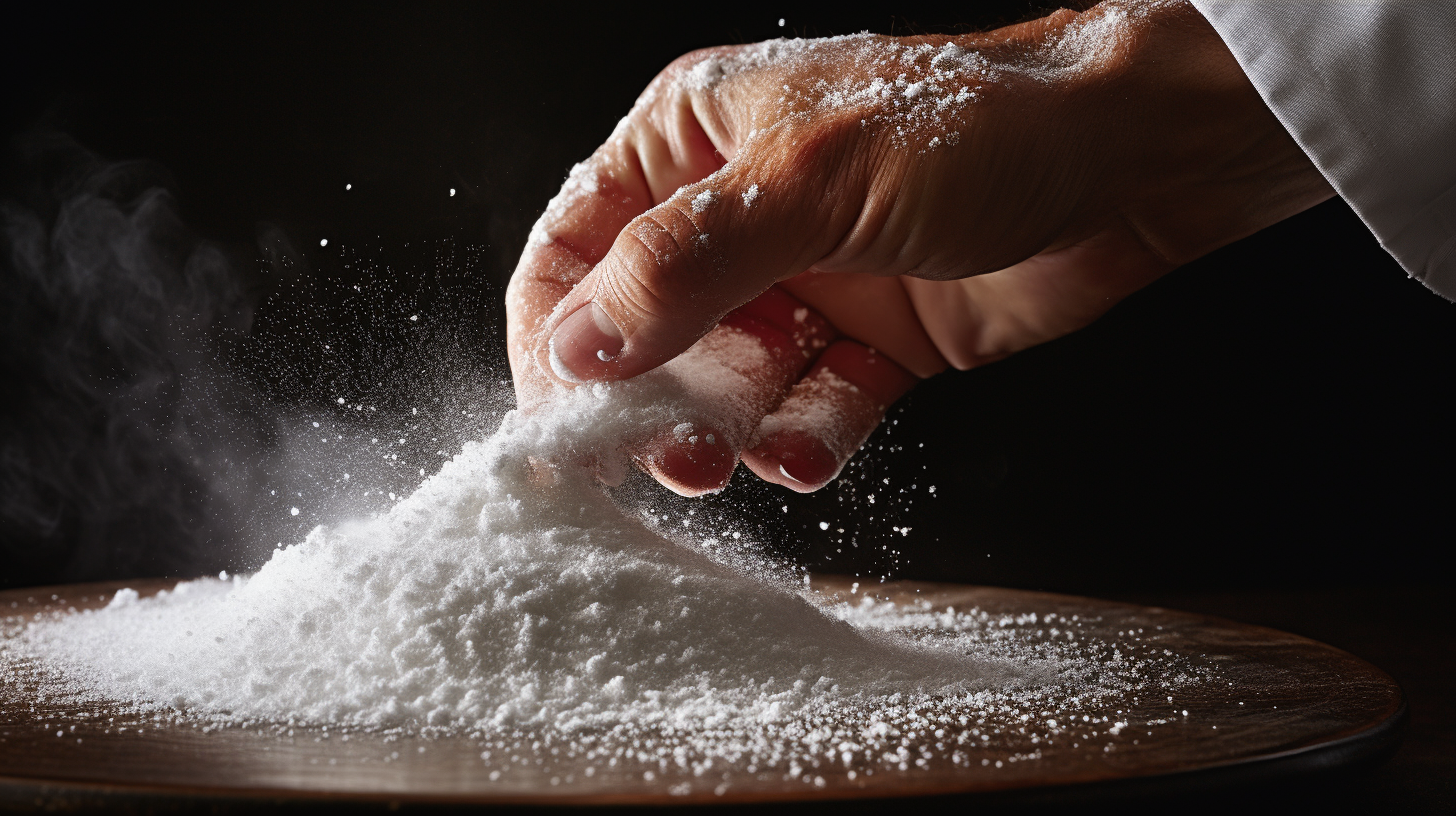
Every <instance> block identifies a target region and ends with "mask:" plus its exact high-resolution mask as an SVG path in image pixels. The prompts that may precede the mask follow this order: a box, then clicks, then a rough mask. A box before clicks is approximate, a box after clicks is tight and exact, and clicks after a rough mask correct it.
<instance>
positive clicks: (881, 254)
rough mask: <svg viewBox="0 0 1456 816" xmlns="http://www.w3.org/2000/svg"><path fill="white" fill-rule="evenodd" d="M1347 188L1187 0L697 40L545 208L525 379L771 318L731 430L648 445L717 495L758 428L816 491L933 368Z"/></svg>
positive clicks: (514, 349) (649, 358)
mask: <svg viewBox="0 0 1456 816" xmlns="http://www.w3.org/2000/svg"><path fill="white" fill-rule="evenodd" d="M1331 194H1332V191H1331V190H1330V188H1329V186H1328V185H1327V184H1326V183H1325V181H1324V180H1323V178H1322V177H1321V176H1320V175H1319V173H1318V171H1316V170H1315V169H1314V168H1313V166H1312V165H1311V164H1310V162H1309V161H1308V159H1307V158H1305V156H1304V155H1303V154H1302V153H1301V152H1300V150H1299V149H1298V147H1297V146H1296V145H1295V144H1294V142H1293V141H1292V140H1291V139H1290V138H1289V137H1288V135H1287V134H1286V133H1285V132H1284V130H1283V129H1282V127H1280V125H1279V124H1278V122H1277V121H1276V120H1275V119H1274V117H1273V115H1272V114H1271V113H1270V112H1269V111H1268V110H1267V108H1265V106H1264V105H1263V103H1262V101H1261V100H1260V99H1259V97H1258V95H1257V93H1256V92H1255V91H1254V89H1253V88H1252V86H1250V85H1249V83H1248V81H1247V80H1246V79H1245V78H1244V76H1243V74H1242V72H1241V70H1240V69H1239V67H1238V65H1237V64H1236V63H1235V62H1234V60H1233V58H1232V56H1231V55H1230V54H1229V53H1228V51H1227V49H1226V48H1225V47H1224V46H1223V44H1222V42H1221V41H1220V40H1219V38H1218V36H1217V34H1216V33H1215V32H1213V30H1212V29H1211V28H1210V27H1209V26H1208V25H1207V23H1206V22H1204V20H1203V18H1202V17H1201V16H1200V15H1198V13H1197V12H1196V11H1195V10H1193V9H1192V8H1191V7H1189V6H1188V5H1186V4H1185V3H1181V2H1161V3H1149V2H1126V3H1104V4H1102V5H1099V6H1096V7H1094V8H1092V9H1090V10H1088V11H1086V12H1083V13H1082V14H1075V13H1073V12H1069V11H1062V12H1058V13H1056V14H1054V15H1051V16H1050V17H1047V18H1044V19H1042V20H1037V21H1034V22H1031V23H1026V24H1022V25H1018V26H1013V27H1010V28H1006V29H1001V30H998V31H994V32H990V33H988V34H976V35H967V36H963V37H906V38H888V37H874V36H868V35H864V36H857V37H847V38H835V39H830V40H814V41H774V42H770V43H762V44H758V45H753V46H745V47H739V48H721V49H710V50H707V51H701V52H696V53H694V54H690V55H688V56H686V57H684V58H682V59H680V60H678V61H677V62H675V63H673V65H672V66H669V68H668V69H667V70H665V71H664V72H663V73H662V74H661V75H659V76H658V78H657V79H656V80H654V81H653V83H652V84H651V85H650V86H649V87H648V89H647V90H646V91H645V92H644V94H643V95H642V97H641V98H640V99H639V101H638V103H637V105H636V106H635V107H634V108H633V110H632V112H631V113H630V114H629V115H628V116H627V117H626V118H625V119H623V120H622V122H621V123H620V124H619V125H618V127H617V129H616V130H615V131H614V133H613V134H612V136H611V138H609V139H608V140H607V142H606V144H604V145H603V146H602V147H601V148H600V149H598V150H597V151H596V153H594V154H593V156H592V157H591V158H590V159H588V160H587V161H586V162H584V163H583V164H581V165H578V167H577V168H575V169H574V170H573V171H572V175H571V177H570V178H569V179H568V181H567V183H566V185H565V187H564V188H563V191H562V193H561V194H560V195H559V196H558V197H557V198H556V199H555V200H553V202H552V204H551V205H550V206H549V207H548V208H547V211H546V213H545V214H544V215H543V216H542V218H541V220H540V221H539V222H538V224H537V225H536V228H535V229H534V230H533V232H532V239H531V241H530V245H529V246H528V247H527V249H526V252H525V253H524V254H523V256H522V259H521V262H520V265H519V266H518V268H517V270H516V274H515V276H514V277H513V279H512V282H511V287H510V290H509V292H508V300H507V309H508V315H509V326H508V329H509V341H508V342H509V345H508V349H509V352H510V358H511V366H512V371H513V373H514V375H515V379H516V387H517V393H518V397H519V399H520V400H521V402H522V404H523V405H527V406H529V405H531V404H533V403H536V402H539V401H540V400H542V399H547V398H548V396H547V395H548V394H549V386H550V384H551V383H552V382H553V381H556V382H568V383H572V382H578V381H582V380H614V379H624V378H629V377H633V376H636V375H638V374H641V373H643V372H645V371H648V370H650V369H652V368H654V367H656V366H658V365H660V364H662V363H664V362H666V361H668V360H670V359H673V358H674V357H676V356H677V355H679V354H680V353H682V352H683V351H684V350H685V349H687V348H688V347H689V346H692V345H693V344H694V343H695V342H696V341H698V340H699V338H702V337H703V336H704V335H705V334H708V333H709V332H710V331H711V332H713V333H716V334H721V333H735V334H739V335H745V334H746V335H748V336H750V337H752V338H753V339H754V340H755V341H756V342H758V343H759V344H760V345H761V346H762V347H763V348H764V349H766V350H767V353H766V356H764V357H763V358H762V359H761V360H760V361H759V362H758V363H756V366H757V368H756V371H755V372H754V374H755V376H753V377H751V378H750V380H751V385H750V386H749V387H747V389H746V390H747V391H748V392H749V393H747V394H746V395H745V394H738V395H736V397H737V398H736V399H734V400H731V401H729V402H731V403H732V404H731V405H729V404H728V402H725V406H724V408H723V410H722V411H721V412H720V414H721V415H720V416H719V417H718V426H719V427H721V428H726V429H729V431H728V432H725V433H720V434H719V438H720V440H721V444H720V445H719V446H718V447H717V448H716V449H715V450H713V451H709V452H706V453H705V452H704V451H703V450H702V448H701V445H700V444H698V443H697V442H693V443H691V444H690V443H688V442H687V440H683V439H676V438H674V437H672V436H671V435H661V436H659V437H656V438H654V439H653V440H641V441H637V442H636V444H637V445H638V448H639V449H638V450H637V451H636V453H637V455H638V460H639V462H641V463H642V464H643V465H644V467H646V468H647V469H648V470H649V471H650V472H652V474H653V475H654V476H656V477H657V478H658V479H659V480H660V481H662V482H664V483H665V484H668V485H669V486H670V487H673V488H674V489H676V490H678V491H679V492H683V493H688V494H692V493H698V492H703V491H706V490H711V489H715V488H717V487H721V486H722V485H723V484H724V483H726V481H727V478H728V476H729V474H730V473H731V471H732V469H733V466H734V464H735V463H736V461H737V458H738V455H739V453H740V451H742V452H743V458H744V460H745V462H746V464H748V465H749V467H750V468H752V469H753V470H754V471H755V472H756V473H757V474H758V475H760V476H762V477H763V478H766V479H769V480H771V481H776V482H779V483H780V484H785V485H786V486H789V487H792V488H794V489H798V490H808V489H814V488H817V487H819V486H821V485H822V484H824V483H826V482H827V481H829V480H830V479H831V478H833V476H834V475H835V474H836V473H837V472H838V470H839V468H840V467H841V466H842V465H843V464H844V462H845V461H847V460H848V458H849V457H850V456H851V455H852V454H853V453H854V451H855V450H856V449H857V448H858V446H859V445H860V444H861V443H862V442H863V439H864V438H865V437H866V436H867V435H868V433H869V432H870V431H871V430H873V428H874V427H875V425H876V424H877V423H878V421H879V420H880V418H881V416H882V414H883V411H884V408H885V406H887V405H889V404H890V403H891V402H893V401H894V400H895V399H896V398H898V397H899V396H900V395H901V394H902V393H903V392H904V391H905V390H906V389H908V388H909V387H910V385H911V384H912V383H913V382H914V380H915V378H916V377H925V376H929V375H931V374H933V373H935V372H937V371H939V370H940V369H942V368H944V367H945V366H946V365H947V364H950V365H953V366H955V367H957V368H962V369H964V368H970V367H973V366H976V365H980V364H983V363H986V362H989V361H992V360H996V359H1000V358H1001V357H1004V356H1006V355H1008V354H1011V353H1014V352H1016V351H1018V350H1021V349H1023V348H1026V347H1028V346H1031V345H1035V344H1037V343H1040V342H1044V341H1046V340H1049V339H1052V338H1055V337H1058V336H1061V335H1063V334H1066V333H1068V332H1070V331H1074V330H1076V329H1077V328H1080V327H1082V326H1084V325H1086V324H1087V323H1089V322H1091V321H1092V320H1094V319H1095V318H1096V317H1097V316H1099V315H1101V314H1102V313H1103V312H1105V311H1106V310H1107V309H1108V308H1110V307H1111V306H1112V305H1113V304H1115V303H1116V302H1118V301H1119V300H1121V299H1122V298H1123V297H1125V296H1126V295H1128V294H1129V293H1131V292H1133V291H1135V290H1136V289H1138V288H1140V287H1142V286H1144V285H1146V284H1147V283H1148V282H1150V281H1152V280H1154V279H1155V278H1157V277H1158V276H1160V275H1162V274H1164V273H1166V272H1167V271H1168V270H1170V269H1172V268H1174V267H1176V266H1177V265H1179V264H1181V263H1184V262H1186V261H1188V260H1191V259H1193V258H1195V257H1198V256H1199V255H1202V254H1204V253H1206V252H1208V251H1210V250H1212V249H1214V248H1216V247H1218V246H1221V245H1223V244H1226V243H1229V242H1231V241H1234V240H1237V239H1238V238H1241V237H1243V236H1245V235H1247V234H1249V233H1252V232H1254V231H1256V230H1258V229H1261V228H1263V227H1264V226H1267V225H1269V224H1271V223H1274V222H1275V221H1278V220H1281V219H1282V218H1285V217H1287V216H1289V215H1292V214H1294V213H1296V212H1298V211H1300V210H1302V209H1305V208H1307V207H1309V206H1312V205H1313V204H1315V203H1318V202H1319V201H1321V200H1323V199H1324V198H1327V197H1328V196H1330V195H1331ZM775 283H778V284H779V285H778V286H776V287H775V288H774V289H772V290H768V287H770V286H771V285H773V284H775ZM766 290H768V291H766ZM745 304H747V305H745ZM800 310H802V311H800ZM709 345H712V344H709ZM719 345H720V346H721V345H722V344H719ZM698 348H699V349H700V353H706V354H709V355H711V354H713V353H723V352H713V351H712V349H711V348H708V347H705V346H701V345H700V346H699V347H698ZM765 417H767V418H766V419H765ZM694 446H696V447H694ZM745 448H746V450H744V449H745Z"/></svg>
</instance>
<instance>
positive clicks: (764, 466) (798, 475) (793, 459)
mask: <svg viewBox="0 0 1456 816" xmlns="http://www.w3.org/2000/svg"><path fill="white" fill-rule="evenodd" d="M743 464H745V465H747V466H748V468H749V470H752V471H753V472H754V474H756V475H757V476H758V477H759V478H760V479H763V480H764V481H766V482H772V483H774V484H777V485H782V486H784V487H787V488H788V489H790V490H793V491H795V492H797V493H812V492H814V491H816V490H818V489H820V488H822V487H824V486H825V485H827V484H829V483H830V482H832V481H834V478H835V477H836V476H838V475H839V471H840V470H842V469H843V467H844V462H843V461H840V457H838V456H836V455H835V453H834V452H833V451H831V450H830V449H829V446H828V445H826V444H824V442H823V441H822V440H820V439H819V438H817V437H815V436H813V435H811V434H808V433H805V432H803V431H793V430H790V431H780V432H778V433H774V434H770V435H769V436H767V437H765V438H764V439H762V440H761V441H760V442H759V443H758V444H757V445H755V446H754V447H753V448H751V449H749V450H747V451H744V453H743Z"/></svg>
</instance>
